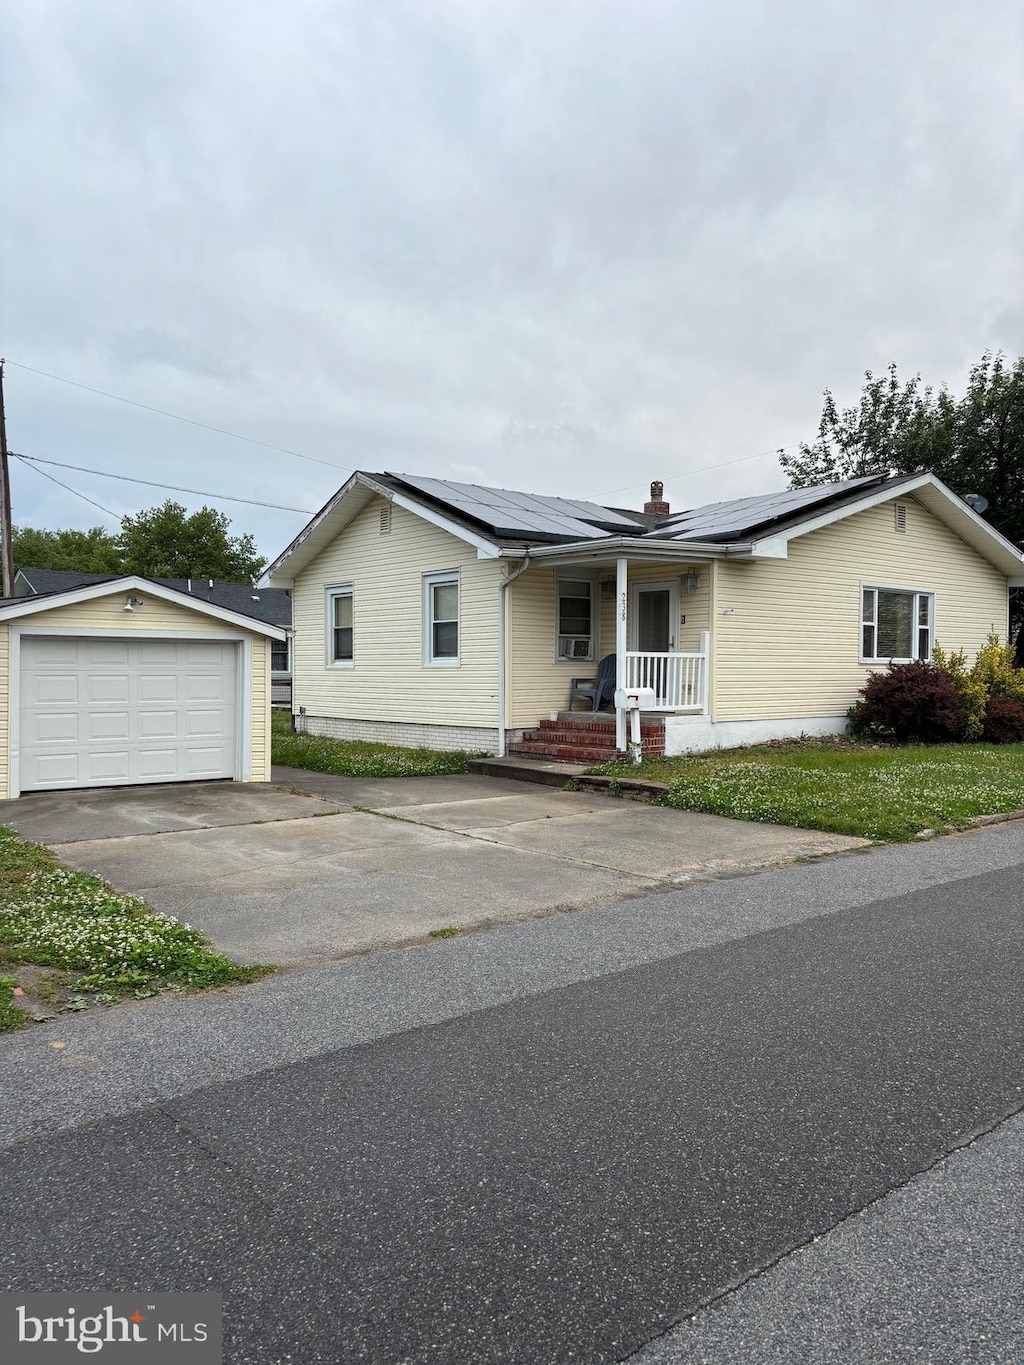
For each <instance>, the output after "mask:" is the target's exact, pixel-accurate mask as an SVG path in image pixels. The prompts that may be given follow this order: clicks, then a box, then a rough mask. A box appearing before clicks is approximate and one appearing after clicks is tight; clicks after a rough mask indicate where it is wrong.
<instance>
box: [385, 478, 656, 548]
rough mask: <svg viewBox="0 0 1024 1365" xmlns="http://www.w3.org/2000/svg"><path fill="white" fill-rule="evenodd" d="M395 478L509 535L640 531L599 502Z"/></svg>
mask: <svg viewBox="0 0 1024 1365" xmlns="http://www.w3.org/2000/svg"><path fill="white" fill-rule="evenodd" d="M391 477H392V478H395V479H400V480H401V481H402V482H403V483H405V484H408V485H409V487H411V488H415V489H418V490H419V491H420V492H421V493H425V494H426V495H427V496H428V497H431V498H434V499H436V500H437V501H438V502H442V503H446V504H447V505H448V506H449V507H452V508H453V509H455V510H456V511H458V512H460V513H461V514H462V515H463V516H466V517H469V518H471V519H472V520H474V521H479V522H482V523H483V524H484V525H485V526H490V527H491V528H492V529H494V530H495V531H499V532H501V533H506V534H510V535H516V534H523V533H529V532H535V533H537V534H543V535H551V536H564V537H566V538H572V539H577V540H592V539H597V538H600V536H602V535H603V534H605V533H606V532H604V531H602V530H599V529H597V526H595V525H594V524H593V523H597V524H598V525H600V526H602V527H609V526H611V527H616V528H621V529H622V530H630V531H634V532H636V531H638V530H639V529H640V528H639V527H638V524H637V523H636V522H635V521H631V520H630V519H629V518H628V517H624V516H622V515H621V514H620V513H618V512H613V511H611V510H610V509H609V508H607V507H601V506H600V505H599V504H598V503H593V502H584V501H579V500H576V499H568V498H554V497H547V496H544V495H541V494H535V493H519V492H516V491H514V490H512V489H507V488H486V487H484V486H483V485H480V484H472V483H468V484H467V483H455V482H449V481H448V480H447V479H431V478H424V477H421V476H419V475H411V474H393V475H391Z"/></svg>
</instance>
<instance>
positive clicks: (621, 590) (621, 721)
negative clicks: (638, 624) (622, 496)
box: [615, 559, 629, 753]
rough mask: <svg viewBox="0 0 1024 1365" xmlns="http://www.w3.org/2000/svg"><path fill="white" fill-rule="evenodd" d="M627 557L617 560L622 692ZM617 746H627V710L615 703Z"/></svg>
mask: <svg viewBox="0 0 1024 1365" xmlns="http://www.w3.org/2000/svg"><path fill="white" fill-rule="evenodd" d="M628 563H629V561H628V560H626V559H617V560H616V561H615V690H616V692H617V693H620V694H621V693H622V692H623V691H624V689H625V687H626V649H627V645H626V603H627V601H628V585H627V582H626V575H627V565H628ZM615 747H616V749H617V750H618V751H619V752H620V753H623V752H625V748H626V712H625V710H624V709H623V708H622V707H621V706H619V704H618V702H617V701H616V704H615Z"/></svg>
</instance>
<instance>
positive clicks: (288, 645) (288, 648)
mask: <svg viewBox="0 0 1024 1365" xmlns="http://www.w3.org/2000/svg"><path fill="white" fill-rule="evenodd" d="M271 644H272V648H271V652H270V659H271V664H270V672H271V674H272V675H273V676H274V677H278V678H283V677H284V675H285V674H286V673H291V671H292V639H291V636H290V635H289V636H288V637H287V638H286V639H284V640H273V641H272V642H271ZM281 644H283V645H284V648H285V655H286V657H287V660H288V662H287V663H286V664H285V666H284V668H275V667H274V664H273V659H274V648H276V647H277V646H278V645H281Z"/></svg>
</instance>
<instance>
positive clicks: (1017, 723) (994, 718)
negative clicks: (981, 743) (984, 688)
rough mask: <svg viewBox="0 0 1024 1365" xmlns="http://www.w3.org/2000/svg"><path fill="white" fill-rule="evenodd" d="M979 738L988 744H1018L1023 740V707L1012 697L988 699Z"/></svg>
mask: <svg viewBox="0 0 1024 1365" xmlns="http://www.w3.org/2000/svg"><path fill="white" fill-rule="evenodd" d="M981 737H982V739H984V740H986V741H987V742H988V743H989V744H1020V743H1021V741H1022V740H1024V705H1021V703H1020V702H1019V701H1014V699H1013V698H1012V697H989V699H988V705H987V706H986V707H985V724H984V727H983V729H982V732H981Z"/></svg>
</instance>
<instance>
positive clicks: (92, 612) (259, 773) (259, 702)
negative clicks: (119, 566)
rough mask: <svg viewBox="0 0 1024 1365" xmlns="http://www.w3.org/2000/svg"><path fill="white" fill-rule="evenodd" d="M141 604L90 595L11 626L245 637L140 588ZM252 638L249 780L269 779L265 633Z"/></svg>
mask: <svg viewBox="0 0 1024 1365" xmlns="http://www.w3.org/2000/svg"><path fill="white" fill-rule="evenodd" d="M135 595H136V596H138V597H141V598H142V601H143V605H142V606H141V607H137V608H136V609H135V611H125V609H124V603H125V596H126V594H125V592H124V590H123V589H121V590H120V591H118V592H115V593H111V594H110V596H108V597H95V598H93V599H92V600H91V601H88V602H77V603H74V604H72V605H68V606H64V607H53V608H52V609H50V610H49V611H47V610H44V602H43V599H41V600H40V610H39V611H38V612H33V613H31V614H30V615H26V616H20V617H18V618H17V620H16V621H15V622H13V623H12V624H14V625H16V626H19V627H30V628H31V629H33V630H89V631H97V630H100V631H101V630H109V631H111V632H117V633H123V632H125V631H135V630H146V631H158V632H166V634H167V635H169V636H173V635H176V634H178V635H193V636H195V635H224V634H232V635H236V634H250V632H247V631H246V630H245V629H244V627H241V626H235V625H232V624H231V623H230V622H227V621H220V620H217V619H216V618H215V617H212V616H206V615H203V614H202V613H201V612H197V611H191V610H190V609H189V608H188V607H185V606H178V604H177V603H172V602H165V601H163V600H162V599H161V598H157V597H147V596H146V595H145V590H144V589H139V590H136V592H135ZM250 638H251V640H252V660H253V666H252V678H251V687H252V692H251V699H250V704H251V731H250V735H251V740H250V767H249V772H250V780H251V781H253V782H269V781H270V640H269V639H268V638H267V637H266V636H265V635H257V634H255V633H251V634H250ZM9 660H10V624H8V623H6V622H5V623H3V624H2V625H0V698H3V702H2V705H0V798H6V796H7V794H8V790H9V789H8V776H9V774H8V766H7V765H8V754H9V747H10V743H9V741H10V715H9V710H10V707H9V698H10V677H9V672H10V669H9Z"/></svg>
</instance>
